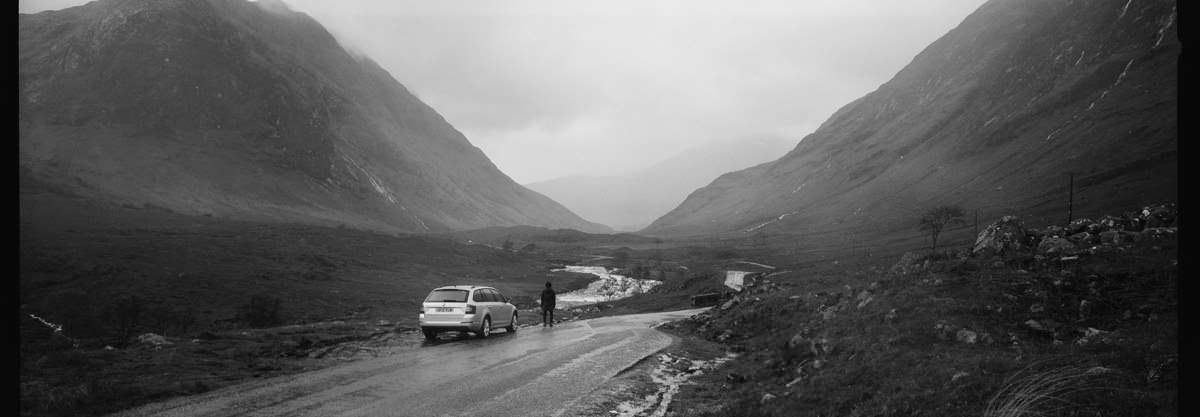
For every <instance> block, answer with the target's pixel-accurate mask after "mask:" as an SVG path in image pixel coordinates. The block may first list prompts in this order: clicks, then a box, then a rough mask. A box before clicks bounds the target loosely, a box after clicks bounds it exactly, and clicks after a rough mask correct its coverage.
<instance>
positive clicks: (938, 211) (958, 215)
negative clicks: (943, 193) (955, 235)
mask: <svg viewBox="0 0 1200 417" xmlns="http://www.w3.org/2000/svg"><path fill="white" fill-rule="evenodd" d="M963 216H965V214H964V212H963V209H962V207H959V206H952V205H943V206H937V207H934V208H932V209H930V210H929V211H927V212H925V215H924V216H921V223H920V226H921V230H922V231H925V232H928V233H929V238H930V240H932V241H933V245H932V248H931V250H932V251H936V250H937V240H938V235H940V234H942V229H944V228H945V227H946V226H948V225H951V224H960V223H962V222H963V219H962V218H963Z"/></svg>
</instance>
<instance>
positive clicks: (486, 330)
mask: <svg viewBox="0 0 1200 417" xmlns="http://www.w3.org/2000/svg"><path fill="white" fill-rule="evenodd" d="M491 334H492V318H491V317H484V318H483V327H480V328H479V338H480V339H486V338H487V337H488V336H489V335H491Z"/></svg>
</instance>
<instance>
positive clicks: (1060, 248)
mask: <svg viewBox="0 0 1200 417" xmlns="http://www.w3.org/2000/svg"><path fill="white" fill-rule="evenodd" d="M1075 250H1076V246H1075V244H1074V243H1071V241H1069V240H1066V239H1063V238H1061V237H1050V238H1046V239H1043V240H1042V243H1039V244H1038V247H1037V251H1038V253H1042V254H1047V255H1060V254H1068V253H1072V252H1074V251H1075Z"/></svg>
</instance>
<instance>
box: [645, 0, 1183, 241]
mask: <svg viewBox="0 0 1200 417" xmlns="http://www.w3.org/2000/svg"><path fill="white" fill-rule="evenodd" d="M1174 19H1175V11H1174V7H1173V5H1172V3H1170V2H1162V1H1160V2H1142V3H1138V4H1132V5H1126V3H1125V2H1120V1H1070V2H1038V1H1027V0H993V1H989V2H988V3H985V4H984V5H983V6H981V7H980V8H979V9H978V10H977V11H976V12H974V13H972V14H971V15H970V16H968V17H967V18H966V19H965V20H964V21H963V22H962V23H961V24H960V25H959V26H958V27H956V28H955V29H953V30H951V31H950V32H949V33H947V34H946V35H945V36H943V37H941V38H939V39H938V40H936V41H934V42H933V43H932V44H930V45H929V46H928V47H926V48H925V49H924V50H923V51H922V52H921V53H919V54H918V55H917V56H916V57H914V59H913V60H912V62H910V63H909V64H908V65H907V66H905V67H904V68H903V69H902V70H900V71H899V72H898V73H897V74H896V76H895V77H893V78H892V79H891V80H889V81H888V82H886V83H884V84H882V85H881V86H880V87H879V88H878V89H877V90H875V91H873V92H871V93H869V94H867V95H865V96H863V97H861V98H859V99H856V100H854V101H852V102H850V103H848V104H847V105H845V106H843V107H842V108H840V109H839V110H838V111H836V112H835V113H834V114H833V115H832V116H831V117H830V118H829V119H827V120H826V121H825V122H824V123H822V124H821V126H820V127H819V128H818V129H817V130H816V131H814V132H813V133H812V134H810V135H808V136H806V137H805V138H804V139H803V140H801V141H800V143H799V144H798V145H797V146H796V147H795V148H794V149H793V150H791V151H790V152H788V153H787V154H786V155H785V156H783V157H782V158H780V159H779V160H777V161H775V162H772V163H770V164H766V165H762V166H758V167H754V168H750V169H746V170H742V171H738V172H733V173H728V174H725V175H723V176H721V177H718V178H717V179H716V180H715V181H714V182H713V183H712V184H710V185H709V186H707V187H704V188H701V189H698V190H696V191H695V192H693V193H692V194H691V195H689V197H688V199H687V200H685V202H684V203H682V204H681V205H680V206H678V207H677V208H676V209H675V210H673V211H671V212H670V213H667V214H666V215H664V216H663V217H661V218H659V219H658V220H656V221H655V222H654V223H653V224H652V225H650V226H649V227H647V228H646V229H644V230H642V232H643V233H647V234H652V235H675V236H686V235H711V234H716V235H744V234H747V233H757V232H759V231H761V232H763V233H782V234H797V233H823V232H831V231H835V230H841V231H842V232H841V233H842V234H854V235H857V236H859V238H861V237H863V236H868V238H869V237H870V236H875V237H878V236H880V235H882V234H887V233H900V232H909V231H912V230H914V227H913V226H912V225H913V223H914V222H915V219H917V218H919V217H920V215H921V213H922V211H923V210H925V209H928V208H931V207H932V206H934V205H937V204H958V205H962V206H964V207H965V208H967V209H969V210H970V209H981V210H983V211H984V213H981V214H984V215H997V214H1021V215H1025V216H1028V217H1030V218H1031V219H1035V220H1036V221H1044V219H1045V218H1047V216H1054V215H1058V213H1062V215H1064V216H1065V214H1066V213H1065V212H1066V211H1067V207H1066V206H1067V197H1068V195H1067V194H1068V190H1067V188H1068V187H1069V176H1070V174H1072V173H1074V174H1076V175H1075V176H1076V178H1075V181H1076V186H1077V187H1078V188H1077V189H1076V190H1075V193H1076V194H1075V198H1076V200H1075V201H1074V209H1075V210H1076V212H1077V213H1084V214H1085V215H1086V213H1089V212H1098V211H1103V210H1106V209H1111V208H1119V207H1128V206H1134V205H1138V204H1141V203H1145V202H1147V201H1152V200H1160V199H1164V200H1170V199H1174V197H1175V195H1176V194H1177V191H1176V190H1175V187H1176V178H1175V176H1176V173H1177V162H1176V160H1175V158H1176V156H1177V150H1176V149H1177V138H1176V136H1177V127H1176V121H1177V110H1176V109H1175V107H1176V105H1177V99H1176V86H1177V78H1178V76H1177V69H1176V67H1177V62H1178V41H1177V40H1176V39H1175V34H1174V31H1175V29H1174V28H1175V24H1174ZM912 233H915V232H912Z"/></svg>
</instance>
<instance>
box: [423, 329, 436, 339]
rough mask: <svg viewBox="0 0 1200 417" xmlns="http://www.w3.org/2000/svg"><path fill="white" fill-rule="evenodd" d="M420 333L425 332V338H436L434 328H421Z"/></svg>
mask: <svg viewBox="0 0 1200 417" xmlns="http://www.w3.org/2000/svg"><path fill="white" fill-rule="evenodd" d="M421 333H425V340H437V331H436V330H422V331H421Z"/></svg>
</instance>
